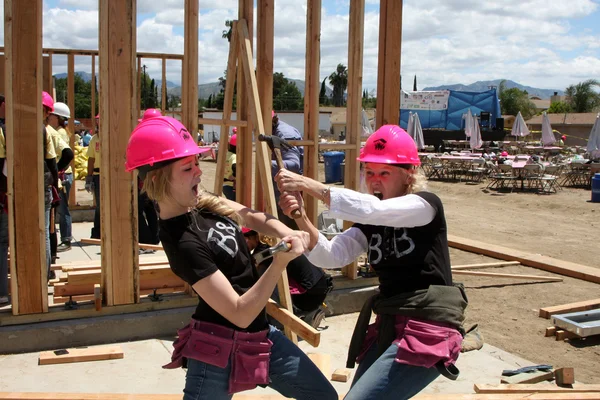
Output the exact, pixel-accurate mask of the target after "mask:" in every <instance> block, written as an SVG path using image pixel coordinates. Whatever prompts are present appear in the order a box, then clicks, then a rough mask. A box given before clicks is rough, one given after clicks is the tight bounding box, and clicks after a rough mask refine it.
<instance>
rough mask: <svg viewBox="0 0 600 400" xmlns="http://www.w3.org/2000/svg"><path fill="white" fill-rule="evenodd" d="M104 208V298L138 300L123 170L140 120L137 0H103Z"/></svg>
mask: <svg viewBox="0 0 600 400" xmlns="http://www.w3.org/2000/svg"><path fill="white" fill-rule="evenodd" d="M99 4H100V40H99V42H100V58H99V60H100V117H101V121H100V122H101V124H100V132H101V133H100V138H101V141H102V165H101V166H100V171H101V173H100V198H101V201H100V209H101V220H102V223H101V231H102V232H101V237H102V274H103V277H102V282H99V283H101V285H102V288H103V290H104V293H103V298H104V300H105V301H106V304H107V305H109V306H112V305H118V304H130V303H135V302H137V301H138V300H139V285H138V275H139V270H138V238H137V236H138V229H137V228H138V221H137V215H138V213H137V183H136V179H135V176H134V174H132V173H130V172H127V171H125V164H124V162H123V160H125V150H126V148H127V143H128V141H129V132H131V131H132V130H133V127H134V126H135V125H136V124H137V117H138V115H137V105H136V95H137V88H136V86H137V85H136V83H135V82H136V79H135V78H136V70H135V54H136V51H135V49H136V1H135V0H106V1H101V2H100V3H99ZM109 21H110V22H109Z"/></svg>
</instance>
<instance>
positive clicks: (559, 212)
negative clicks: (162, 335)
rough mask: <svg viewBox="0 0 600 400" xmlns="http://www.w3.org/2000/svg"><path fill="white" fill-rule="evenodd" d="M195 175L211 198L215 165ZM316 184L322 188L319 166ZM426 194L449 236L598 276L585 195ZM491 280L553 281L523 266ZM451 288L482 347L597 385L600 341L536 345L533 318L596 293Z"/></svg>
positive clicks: (539, 341)
mask: <svg viewBox="0 0 600 400" xmlns="http://www.w3.org/2000/svg"><path fill="white" fill-rule="evenodd" d="M201 167H202V169H203V172H204V174H203V176H202V185H203V186H204V187H205V188H207V189H208V190H211V191H212V190H213V187H214V177H215V168H216V163H215V162H214V161H203V162H202V165H201ZM319 177H320V179H321V181H324V171H323V164H319ZM429 189H430V190H431V191H432V192H434V193H436V194H438V195H439V196H440V197H441V199H442V201H443V203H444V207H445V211H446V219H447V222H448V229H449V233H450V234H452V235H456V236H461V237H465V238H469V239H476V240H479V241H482V242H485V243H490V244H497V245H502V246H506V247H511V248H514V249H519V250H522V251H527V252H530V253H536V254H537V253H539V254H544V255H547V256H551V257H555V258H558V259H562V260H568V261H571V262H575V263H580V264H584V265H588V266H593V267H596V268H600V245H599V244H598V243H599V240H598V239H599V234H598V231H599V228H600V204H599V203H591V202H590V201H589V200H590V197H591V194H590V191H589V190H584V189H569V188H565V189H564V190H562V191H559V192H558V193H557V194H552V195H537V194H534V193H516V192H515V193H506V194H498V193H496V192H495V191H487V190H485V183H483V184H477V185H472V184H467V183H446V182H435V181H433V182H430V185H429ZM450 254H451V259H452V264H453V265H459V264H471V263H477V262H492V261H494V260H493V259H490V258H488V257H484V256H481V255H478V254H473V253H467V252H463V251H460V250H455V249H451V252H450ZM491 272H504V273H517V274H528V275H544V276H554V274H551V273H548V272H545V271H540V270H536V269H533V268H528V267H523V266H511V267H502V268H500V269H494V270H491ZM455 281H458V282H463V283H464V284H465V287H466V289H467V295H468V297H469V308H468V313H467V321H466V324H465V326H466V327H467V328H468V327H470V326H471V325H473V324H479V329H480V330H481V332H482V333H483V335H484V338H485V341H486V342H488V343H490V344H492V345H494V346H497V347H500V348H501V349H503V350H506V351H508V352H511V353H514V354H516V355H518V356H520V357H523V358H525V359H528V360H530V361H532V362H535V363H540V364H542V363H544V364H551V365H553V366H555V367H565V366H572V367H575V370H576V379H577V380H578V381H581V382H585V383H600V338H596V339H591V340H590V339H587V340H577V341H565V342H562V341H561V342H557V341H556V340H555V338H554V337H544V332H545V328H546V327H548V326H551V322H550V320H547V319H543V318H539V317H538V310H539V309H540V308H541V307H547V306H553V305H559V304H564V303H570V302H576V301H583V300H588V299H592V298H597V297H600V285H597V284H594V283H590V282H585V281H582V280H578V279H573V278H568V277H564V281H563V282H556V283H534V282H532V281H519V280H513V279H501V278H482V277H473V276H463V275H460V276H455Z"/></svg>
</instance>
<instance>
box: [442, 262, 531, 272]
mask: <svg viewBox="0 0 600 400" xmlns="http://www.w3.org/2000/svg"><path fill="white" fill-rule="evenodd" d="M513 265H521V263H520V262H518V261H502V262H493V263H479V264H464V265H453V266H452V270H453V271H457V270H461V269H480V268H498V267H508V266H513Z"/></svg>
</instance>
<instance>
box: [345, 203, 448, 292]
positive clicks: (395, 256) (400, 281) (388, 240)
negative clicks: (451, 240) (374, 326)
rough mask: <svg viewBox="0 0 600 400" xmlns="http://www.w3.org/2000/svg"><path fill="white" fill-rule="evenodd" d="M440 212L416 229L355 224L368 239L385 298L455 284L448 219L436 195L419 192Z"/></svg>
mask: <svg viewBox="0 0 600 400" xmlns="http://www.w3.org/2000/svg"><path fill="white" fill-rule="evenodd" d="M416 194H417V195H418V196H420V197H422V198H423V199H425V201H427V202H428V203H429V204H430V205H431V206H432V207H433V208H434V209H435V211H436V213H435V217H434V218H433V221H431V222H430V223H429V224H427V225H424V226H418V227H414V228H392V227H386V226H375V225H363V224H354V227H356V228H358V229H360V230H361V231H362V232H363V233H364V235H365V236H366V237H367V242H368V246H369V247H368V257H369V263H370V264H371V266H372V267H373V269H374V270H375V272H376V273H377V276H378V277H379V283H380V286H379V288H380V290H381V293H382V294H383V295H384V296H388V297H389V296H393V295H396V294H400V293H403V292H410V291H413V290H419V289H427V288H428V287H429V285H447V286H450V285H452V272H451V269H450V254H449V251H448V238H447V228H446V218H445V216H444V207H443V205H442V201H441V200H440V198H439V197H437V196H436V195H435V194H433V193H429V192H419V193H416Z"/></svg>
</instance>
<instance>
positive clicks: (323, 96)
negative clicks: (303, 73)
mask: <svg viewBox="0 0 600 400" xmlns="http://www.w3.org/2000/svg"><path fill="white" fill-rule="evenodd" d="M326 80H327V78H325V79H323V82H321V91H320V92H319V104H320V105H322V106H327V105H329V98H328V97H327V88H326V87H325V81H326Z"/></svg>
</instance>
